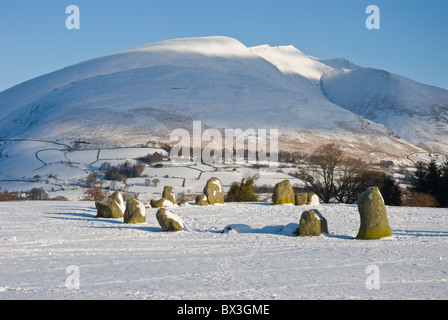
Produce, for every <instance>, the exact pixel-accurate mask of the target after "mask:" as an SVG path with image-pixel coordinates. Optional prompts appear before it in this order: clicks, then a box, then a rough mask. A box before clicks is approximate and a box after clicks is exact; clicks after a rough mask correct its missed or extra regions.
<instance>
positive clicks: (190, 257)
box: [0, 201, 448, 300]
mask: <svg viewBox="0 0 448 320" xmlns="http://www.w3.org/2000/svg"><path fill="white" fill-rule="evenodd" d="M309 207H310V206H299V207H298V206H292V205H280V206H274V205H271V204H267V203H243V204H236V203H225V204H224V205H220V206H208V207H198V206H194V205H193V206H187V207H177V208H172V209H170V210H172V211H173V212H174V213H175V214H177V215H179V217H181V219H182V220H183V221H184V223H185V225H186V227H187V230H188V231H182V232H177V233H164V232H161V228H160V226H159V225H158V223H157V220H156V218H155V213H156V209H147V221H146V222H145V223H142V224H134V225H127V224H124V223H123V221H122V219H100V218H95V217H94V216H95V214H96V210H95V206H94V203H93V202H46V201H42V202H40V201H35V202H9V203H5V202H3V203H0V221H1V223H0V251H1V253H0V256H1V259H0V299H182V300H183V299H222V300H226V299H239V300H245V299H287V300H289V299H447V298H448V290H447V289H448V227H447V221H448V210H447V209H433V208H407V207H387V210H388V217H389V221H390V224H391V228H392V237H389V238H383V239H380V240H370V241H363V240H355V239H353V238H354V236H356V233H357V231H358V227H359V215H358V211H357V208H356V206H354V205H321V206H319V211H320V212H321V213H322V214H323V216H324V217H325V218H326V219H327V220H328V227H329V231H330V234H328V235H323V236H320V237H295V236H293V234H292V230H294V228H296V227H297V224H298V221H299V217H300V215H301V213H302V211H303V210H305V209H306V208H309ZM231 224H233V225H238V226H242V225H245V226H246V227H245V228H239V227H238V228H236V231H234V232H228V233H224V234H221V231H222V230H223V229H224V228H225V227H226V226H227V225H231ZM238 230H243V231H242V232H237V231H238ZM71 266H75V268H78V270H79V289H76V288H75V289H73V288H72V289H70V288H71V286H70V285H71V284H72V282H70V280H71V279H72V278H71V277H72V276H74V275H75V273H73V272H72V270H74V269H73V267H71ZM371 266H374V267H371ZM372 268H373V269H372ZM375 268H377V269H375ZM371 270H377V271H378V273H376V274H375V275H378V276H379V278H378V279H379V288H378V289H369V288H368V286H366V281H367V282H369V279H371V277H372V275H374V274H373V273H371ZM66 271H67V273H66ZM369 277H370V278H369ZM67 281H68V282H67ZM67 283H68V284H69V286H66V284H67ZM369 283H370V282H369Z"/></svg>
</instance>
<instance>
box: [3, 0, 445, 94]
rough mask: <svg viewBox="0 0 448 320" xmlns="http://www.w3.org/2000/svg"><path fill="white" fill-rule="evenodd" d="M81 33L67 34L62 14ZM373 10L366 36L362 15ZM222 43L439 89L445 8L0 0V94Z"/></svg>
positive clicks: (381, 1) (312, 0) (399, 1)
mask: <svg viewBox="0 0 448 320" xmlns="http://www.w3.org/2000/svg"><path fill="white" fill-rule="evenodd" d="M71 4H73V5H77V6H78V7H79V9H80V21H81V28H80V30H68V29H67V28H66V27H65V20H66V18H67V17H68V14H66V13H65V9H66V7H67V6H68V5H71ZM370 4H375V5H377V6H378V7H379V9H380V19H381V20H380V27H381V29H380V30H368V29H367V28H366V27H365V21H366V19H367V17H368V14H366V13H365V10H366V7H367V6H368V5H370ZM213 35H222V36H229V37H233V38H236V39H238V40H239V41H241V42H242V43H243V44H245V45H246V46H248V47H249V46H255V45H261V44H269V45H272V46H276V45H289V44H291V45H294V46H295V47H296V48H298V49H299V50H301V51H302V52H304V53H305V54H308V55H312V56H315V57H319V58H337V57H344V58H346V59H348V60H350V61H352V62H354V63H356V64H359V65H361V66H365V67H373V68H379V69H384V70H387V71H390V72H393V73H397V74H400V75H402V76H405V77H409V78H411V79H414V80H416V81H419V82H423V83H426V84H430V85H434V86H438V87H442V88H445V89H448V1H447V0H426V1H422V0H413V1H406V0H369V1H365V0H303V1H302V0H294V1H286V0H275V1H265V0H238V1H234V0H225V1H218V0H216V1H215V0H192V1H189V0H158V1H152V0H146V1H144V0H127V1H124V0H70V1H64V0H27V1H25V0H0V57H1V59H0V91H3V90H5V89H7V88H9V87H11V86H13V85H16V84H19V83H21V82H23V81H26V80H29V79H31V78H34V77H37V76H40V75H42V74H46V73H49V72H52V71H55V70H58V69H61V68H63V67H66V66H69V65H72V64H75V63H78V62H81V61H85V60H87V59H91V58H96V57H99V56H103V55H106V54H110V53H113V52H116V51H121V50H125V49H130V48H133V47H136V46H140V45H143V44H146V43H150V42H155V41H160V40H166V39H172V38H182V37H197V36H213Z"/></svg>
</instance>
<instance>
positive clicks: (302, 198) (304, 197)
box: [294, 192, 320, 206]
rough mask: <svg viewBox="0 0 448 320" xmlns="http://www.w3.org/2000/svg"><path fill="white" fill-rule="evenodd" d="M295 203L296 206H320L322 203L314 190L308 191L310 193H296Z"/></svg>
mask: <svg viewBox="0 0 448 320" xmlns="http://www.w3.org/2000/svg"><path fill="white" fill-rule="evenodd" d="M294 200H295V201H294V204H295V205H296V206H302V205H311V206H318V205H320V201H319V197H318V196H317V194H315V193H314V192H308V193H305V192H304V193H297V194H295V195H294Z"/></svg>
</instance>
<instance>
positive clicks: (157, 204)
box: [149, 198, 174, 208]
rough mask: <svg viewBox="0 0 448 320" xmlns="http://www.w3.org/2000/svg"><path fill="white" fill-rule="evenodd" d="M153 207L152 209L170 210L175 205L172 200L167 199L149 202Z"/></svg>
mask: <svg viewBox="0 0 448 320" xmlns="http://www.w3.org/2000/svg"><path fill="white" fill-rule="evenodd" d="M149 204H150V205H151V208H170V207H174V203H172V202H171V201H170V200H167V199H164V198H162V199H157V200H156V199H151V201H150V202H149Z"/></svg>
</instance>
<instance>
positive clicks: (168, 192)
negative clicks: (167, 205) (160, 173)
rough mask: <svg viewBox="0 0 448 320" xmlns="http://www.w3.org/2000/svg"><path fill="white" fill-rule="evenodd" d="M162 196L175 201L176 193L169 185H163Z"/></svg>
mask: <svg viewBox="0 0 448 320" xmlns="http://www.w3.org/2000/svg"><path fill="white" fill-rule="evenodd" d="M162 198H164V199H167V200H170V201H171V202H172V203H176V193H175V192H174V188H173V187H171V186H165V187H164V188H163V192H162Z"/></svg>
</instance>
